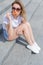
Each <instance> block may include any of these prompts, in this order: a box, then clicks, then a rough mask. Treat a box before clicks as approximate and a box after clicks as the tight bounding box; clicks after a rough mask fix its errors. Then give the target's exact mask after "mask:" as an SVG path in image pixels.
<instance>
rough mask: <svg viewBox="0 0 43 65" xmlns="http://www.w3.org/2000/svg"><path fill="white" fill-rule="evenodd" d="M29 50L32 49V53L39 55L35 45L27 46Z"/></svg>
mask: <svg viewBox="0 0 43 65" xmlns="http://www.w3.org/2000/svg"><path fill="white" fill-rule="evenodd" d="M27 48H28V49H30V50H31V51H33V52H34V53H37V54H38V53H39V50H38V49H37V48H36V46H35V44H33V45H32V46H31V45H27Z"/></svg>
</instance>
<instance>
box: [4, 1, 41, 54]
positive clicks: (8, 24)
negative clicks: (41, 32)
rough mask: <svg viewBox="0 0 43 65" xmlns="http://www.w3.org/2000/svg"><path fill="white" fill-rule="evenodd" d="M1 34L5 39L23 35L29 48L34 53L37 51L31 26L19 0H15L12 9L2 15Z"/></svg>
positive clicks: (37, 47)
mask: <svg viewBox="0 0 43 65" xmlns="http://www.w3.org/2000/svg"><path fill="white" fill-rule="evenodd" d="M3 34H4V37H5V39H6V40H9V41H10V40H14V39H16V38H18V37H19V36H20V35H23V36H24V37H25V39H26V40H27V42H28V43H29V45H27V48H29V49H30V50H31V51H33V52H34V53H39V51H40V47H39V46H38V44H37V43H36V42H35V40H34V37H33V33H32V29H31V26H30V24H29V22H27V20H26V12H25V9H24V5H23V4H22V2H21V1H20V0H15V1H14V2H13V3H12V11H11V12H9V13H7V14H6V15H5V16H4V20H3Z"/></svg>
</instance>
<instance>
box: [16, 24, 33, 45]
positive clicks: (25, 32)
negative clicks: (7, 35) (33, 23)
mask: <svg viewBox="0 0 43 65" xmlns="http://www.w3.org/2000/svg"><path fill="white" fill-rule="evenodd" d="M17 31H18V32H17V34H23V36H24V37H25V39H26V41H27V42H28V43H29V44H30V45H33V43H34V41H32V39H31V35H30V30H29V28H28V26H27V25H26V24H25V23H24V24H21V25H20V26H19V27H18V30H17Z"/></svg>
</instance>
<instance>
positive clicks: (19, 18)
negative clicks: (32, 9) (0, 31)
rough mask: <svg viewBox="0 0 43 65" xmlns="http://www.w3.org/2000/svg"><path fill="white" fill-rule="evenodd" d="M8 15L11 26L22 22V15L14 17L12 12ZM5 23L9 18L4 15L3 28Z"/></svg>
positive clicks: (7, 22)
mask: <svg viewBox="0 0 43 65" xmlns="http://www.w3.org/2000/svg"><path fill="white" fill-rule="evenodd" d="M10 16H11V20H12V27H17V26H19V24H21V22H22V16H20V15H19V16H18V17H17V19H15V18H14V17H13V15H12V14H10ZM5 24H9V20H8V18H7V17H6V15H5V16H4V18H3V28H4V29H5V28H6V27H5Z"/></svg>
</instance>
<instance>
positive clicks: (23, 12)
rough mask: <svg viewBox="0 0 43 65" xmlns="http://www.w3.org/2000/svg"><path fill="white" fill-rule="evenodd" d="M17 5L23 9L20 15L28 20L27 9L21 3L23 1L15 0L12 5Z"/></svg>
mask: <svg viewBox="0 0 43 65" xmlns="http://www.w3.org/2000/svg"><path fill="white" fill-rule="evenodd" d="M15 3H17V4H19V5H20V7H21V13H20V15H21V16H22V17H23V18H24V19H25V20H26V11H25V7H24V5H23V3H22V1H21V0H15V1H14V2H13V3H12V6H13V5H14V4H15Z"/></svg>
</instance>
